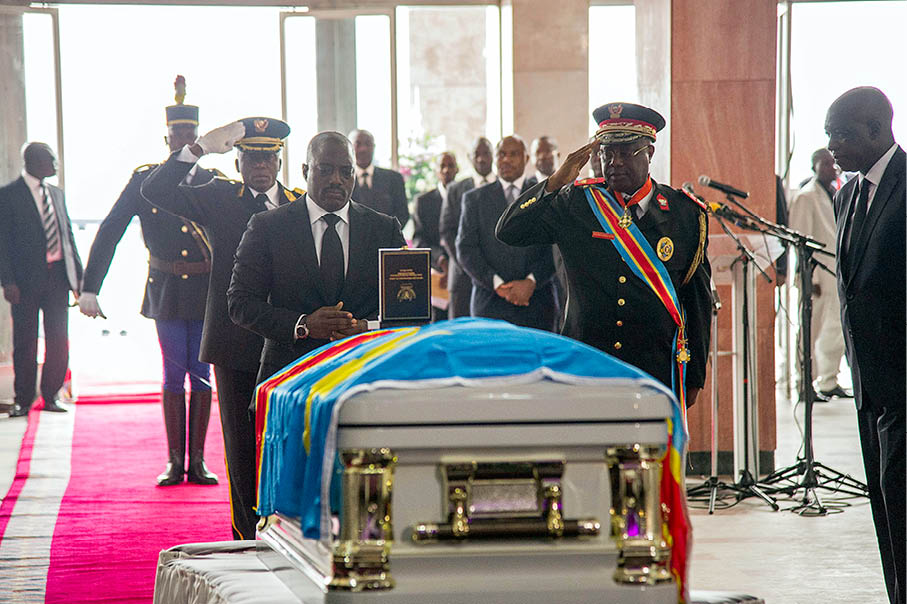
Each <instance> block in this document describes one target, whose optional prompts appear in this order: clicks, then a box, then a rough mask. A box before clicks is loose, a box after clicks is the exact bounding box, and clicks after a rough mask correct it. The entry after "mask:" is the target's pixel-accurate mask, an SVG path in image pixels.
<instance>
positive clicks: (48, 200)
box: [0, 143, 82, 417]
mask: <svg viewBox="0 0 907 604" xmlns="http://www.w3.org/2000/svg"><path fill="white" fill-rule="evenodd" d="M22 159H23V162H24V164H25V168H24V169H23V170H22V175H21V176H20V177H19V178H17V179H16V180H14V181H13V182H11V183H9V184H8V185H6V186H5V187H3V188H0V283H2V285H3V297H4V298H5V299H6V301H7V302H9V303H10V307H11V308H10V310H11V311H12V316H13V371H14V373H15V377H14V384H13V389H14V392H15V401H14V404H13V407H12V409H11V410H10V417H17V416H22V415H26V414H28V411H29V409H31V406H32V402H33V401H34V400H35V386H36V380H37V372H38V357H37V354H38V313H39V311H40V312H41V313H42V314H43V317H44V320H43V324H44V368H43V369H42V371H41V397H42V398H43V399H44V410H45V411H57V412H65V411H67V409H66V408H65V407H63V406H62V405H59V404H58V403H57V399H56V396H57V392H58V391H59V390H60V388H61V387H62V386H63V380H64V378H65V376H66V369H67V367H68V366H69V336H68V332H69V319H68V317H69V292H70V291H71V292H73V294H75V296H76V298H77V299H78V297H79V291H80V289H79V287H80V286H79V284H80V282H81V279H82V261H81V260H80V258H79V253H78V250H77V249H76V244H75V240H74V239H73V235H72V225H71V224H70V221H69V215H68V213H67V211H66V201H65V199H64V197H63V191H62V190H61V189H59V188H57V187H55V186H53V185H51V184H48V183H46V182H45V179H46V178H49V177H51V176H53V175H55V174H56V173H57V158H56V156H55V155H54V152H53V151H52V150H51V148H50V147H49V146H47V145H46V144H44V143H29V144H28V145H26V146H25V147H24V148H23V151H22Z"/></svg>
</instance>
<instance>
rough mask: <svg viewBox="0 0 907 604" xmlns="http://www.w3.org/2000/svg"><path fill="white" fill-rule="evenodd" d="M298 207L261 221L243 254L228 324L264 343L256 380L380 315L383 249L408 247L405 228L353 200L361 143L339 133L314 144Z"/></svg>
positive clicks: (245, 240)
mask: <svg viewBox="0 0 907 604" xmlns="http://www.w3.org/2000/svg"><path fill="white" fill-rule="evenodd" d="M302 174H303V176H304V177H305V179H306V182H307V183H308V187H307V189H308V191H307V192H306V193H305V195H303V196H302V197H301V198H299V199H298V200H296V202H294V203H292V204H289V205H287V206H283V207H281V208H278V209H276V210H274V211H271V212H265V213H263V214H257V215H255V216H253V217H252V219H251V220H250V221H249V226H248V228H247V229H246V232H245V234H244V235H243V237H242V241H241V242H240V244H239V248H238V249H237V250H236V262H235V264H234V266H233V277H232V279H231V281H230V288H229V289H228V290H227V303H228V305H229V309H230V317H231V318H232V319H233V322H234V323H236V324H237V325H240V326H242V327H244V328H245V329H248V330H249V331H252V332H254V333H257V334H259V335H260V336H262V337H263V338H264V339H265V346H264V350H263V351H262V354H261V366H260V367H259V371H258V383H261V382H263V381H264V380H266V379H267V378H269V377H271V376H272V375H273V374H274V373H275V372H277V371H278V370H279V369H280V368H281V367H283V366H285V365H287V364H289V363H291V362H293V361H295V360H296V359H298V358H299V357H301V356H303V355H304V354H306V353H307V352H309V351H311V350H314V349H315V348H318V347H319V346H322V345H323V344H326V343H328V342H330V341H332V340H338V339H341V338H345V337H347V336H351V335H354V334H357V333H360V332H362V331H365V330H366V329H367V326H368V320H369V319H375V318H377V316H378V250H379V249H380V248H399V247H405V246H406V241H405V240H404V239H403V233H402V232H401V231H400V223H399V222H398V221H397V219H396V218H395V217H393V216H387V215H385V214H381V213H379V212H376V211H374V210H371V209H369V208H367V207H365V206H363V205H362V204H359V203H357V202H355V201H353V200H351V199H350V196H351V194H352V192H353V183H354V182H355V174H356V172H355V170H354V168H353V146H352V144H351V143H350V141H349V140H348V139H347V138H346V137H345V136H343V135H342V134H340V133H339V132H321V133H319V134H317V135H315V137H314V138H313V139H312V140H311V142H310V143H309V146H308V151H307V153H306V163H305V164H303V165H302Z"/></svg>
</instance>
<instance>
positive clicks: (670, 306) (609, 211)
mask: <svg viewBox="0 0 907 604" xmlns="http://www.w3.org/2000/svg"><path fill="white" fill-rule="evenodd" d="M583 188H584V190H585V192H586V199H587V200H588V202H589V206H590V207H591V208H592V213H593V214H594V215H595V218H596V219H597V220H598V222H599V224H601V226H602V229H604V231H605V233H607V234H610V235H614V238H613V239H612V240H611V241H612V242H613V243H614V247H615V248H616V249H617V252H618V253H619V254H620V256H621V257H622V258H623V259H624V261H625V262H626V263H627V266H629V267H630V270H631V271H632V272H633V274H634V275H636V276H637V277H639V278H640V279H642V280H643V282H644V283H646V284H647V285H648V286H649V287H650V288H651V289H652V291H653V292H654V293H655V295H656V296H657V297H658V299H659V300H661V302H662V304H664V307H665V308H666V309H667V311H668V313H669V314H670V315H671V318H672V319H674V323H675V324H676V325H677V332H676V333H675V334H674V342H673V356H674V361H675V362H674V363H673V371H672V381H673V387H674V393H675V394H676V395H677V399H678V401H679V409H680V417H677V418H675V419H674V420H673V425H672V426H671V439H672V441H674V442H677V441H678V439H682V440H683V441H684V442H685V441H686V434H687V416H686V361H683V360H681V358H680V357H679V355H680V354H681V352H682V351H683V350H685V349H686V333H685V324H686V315H685V314H684V311H683V308H682V306H681V304H680V299H679V298H678V297H677V292H676V291H675V289H674V284H673V282H672V281H671V276H670V275H669V274H668V270H667V268H665V265H664V263H663V262H662V261H661V259H660V258H659V257H658V256H657V255H656V253H655V250H653V249H652V246H651V245H649V242H648V241H647V240H646V238H645V236H644V235H643V234H642V231H640V230H639V227H638V226H636V224H635V223H632V224H630V226H629V227H627V228H623V227H621V226H620V225H619V224H618V221H619V220H620V216H621V214H623V210H624V209H623V207H622V206H621V205H620V203H619V202H618V201H617V200H616V199H615V198H614V196H613V195H611V193H610V192H609V191H608V190H606V189H604V188H602V187H598V186H594V185H586V186H584V187H583ZM685 459H686V448H685V447H683V446H676V445H675V446H669V447H668V451H667V453H666V454H665V457H664V459H663V460H662V475H661V500H662V503H664V504H665V506H666V507H667V510H668V513H667V517H668V530H669V539H670V542H671V544H672V556H671V572H672V573H673V574H674V577H675V579H676V580H677V585H678V588H679V589H680V592H679V601H680V602H686V601H688V600H689V598H688V590H687V585H686V576H687V567H688V563H689V560H688V558H687V556H688V552H689V550H690V545H691V540H692V533H691V525H690V519H689V515H688V512H687V505H686V488H685V486H684V477H685V475H684V470H683V468H684V467H685Z"/></svg>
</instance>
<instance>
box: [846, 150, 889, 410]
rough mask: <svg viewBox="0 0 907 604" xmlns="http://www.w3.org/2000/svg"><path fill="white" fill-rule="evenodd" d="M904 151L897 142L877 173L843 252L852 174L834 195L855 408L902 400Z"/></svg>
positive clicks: (853, 182)
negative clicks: (865, 402)
mask: <svg viewBox="0 0 907 604" xmlns="http://www.w3.org/2000/svg"><path fill="white" fill-rule="evenodd" d="M905 162H907V158H905V154H904V150H903V149H901V148H900V147H898V149H897V151H896V152H895V154H894V157H892V158H891V161H890V162H889V164H888V168H887V169H886V170H885V174H884V175H883V176H882V180H881V182H879V186H878V188H877V189H876V193H875V196H874V197H873V200H872V203H871V204H870V206H869V214H867V216H866V219H865V221H864V222H863V229H862V232H861V233H860V236H859V237H858V238H856V239H851V242H850V247H849V248H848V251H847V253H846V254H845V253H843V247H844V236H845V233H846V231H847V230H848V229H849V226H850V222H851V221H852V219H851V214H853V209H854V204H855V203H856V201H857V200H856V199H855V197H856V196H855V195H854V193H855V189H856V183H857V181H858V179H857V178H852V179H851V180H850V181H848V182H847V184H845V185H844V186H843V187H841V190H840V191H838V194H837V195H835V215H836V216H837V241H836V246H835V251H836V253H837V256H838V267H837V275H838V296H839V297H840V299H841V323H842V326H843V328H844V343H845V347H846V351H847V360H848V362H849V363H850V368H851V370H852V372H853V385H854V389H853V391H854V398H855V399H856V405H857V409H861V408H862V407H863V399H864V397H865V398H868V399H869V400H870V401H877V402H878V403H884V402H885V401H901V402H902V403H903V401H904V400H905V386H904V375H905V361H904V349H905V344H907V342H905V311H904V309H905V304H907V299H905V285H904V282H905V279H904V274H905V269H907V265H905V254H904V246H905V235H904V229H905V220H904V212H905V206H904V196H905V188H904V180H905V178H904V172H905Z"/></svg>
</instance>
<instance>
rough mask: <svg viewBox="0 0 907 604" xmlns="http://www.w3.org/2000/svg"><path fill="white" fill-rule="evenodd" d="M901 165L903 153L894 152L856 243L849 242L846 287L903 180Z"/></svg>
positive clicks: (902, 163)
mask: <svg viewBox="0 0 907 604" xmlns="http://www.w3.org/2000/svg"><path fill="white" fill-rule="evenodd" d="M898 151H900V147H898ZM903 165H904V157H903V153H898V152H895V154H894V156H893V157H892V158H891V160H890V161H889V162H888V167H887V168H885V172H884V174H882V180H881V181H880V182H879V185H878V187H876V192H875V195H874V196H873V198H872V203H871V204H870V205H869V214H867V215H866V220H865V221H864V222H863V228H862V230H861V231H860V234H859V239H858V240H857V241H852V240H851V242H850V250H849V252H850V253H849V255H850V256H851V257H852V258H853V259H852V260H851V261H850V269H849V271H848V272H849V274H848V276H847V284H848V285H849V284H850V281H851V280H852V279H853V276H854V275H855V274H856V273H857V269H858V268H859V266H860V262H861V261H862V259H863V254H864V252H865V251H866V244H867V242H868V241H869V239H870V238H871V236H872V231H873V229H875V225H876V223H877V222H878V221H879V216H880V215H881V214H882V212H884V211H885V206H887V205H888V202H889V201H890V198H891V194H892V193H893V192H894V190H895V187H896V186H897V185H898V181H899V180H900V178H903V173H902V170H901V168H902V167H903ZM864 184H865V183H864ZM854 188H856V187H854ZM851 203H852V202H851ZM847 217H848V220H850V212H848V213H847Z"/></svg>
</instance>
